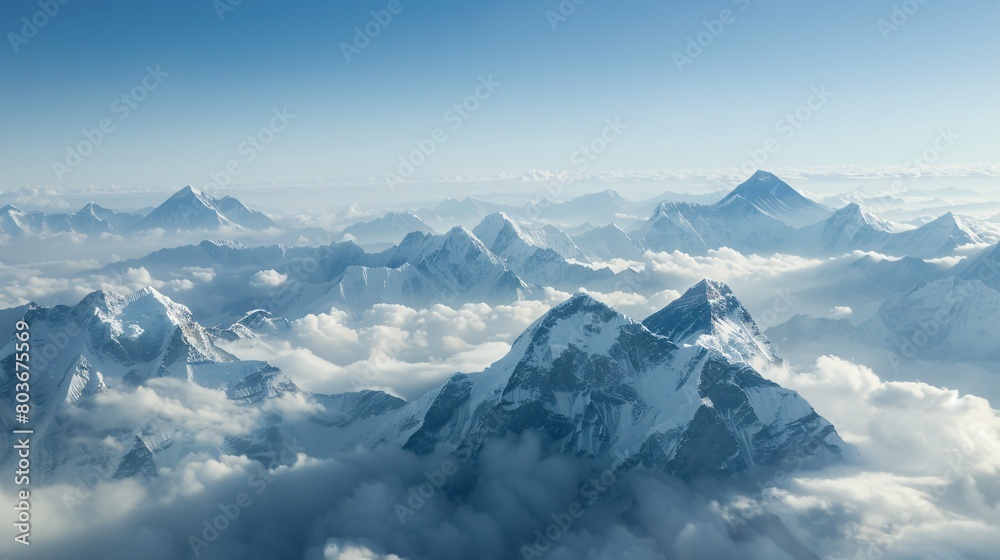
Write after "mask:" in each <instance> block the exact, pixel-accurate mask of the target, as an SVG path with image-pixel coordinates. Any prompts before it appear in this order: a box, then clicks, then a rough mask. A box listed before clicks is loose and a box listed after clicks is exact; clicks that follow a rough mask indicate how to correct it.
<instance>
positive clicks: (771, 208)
mask: <svg viewBox="0 0 1000 560" xmlns="http://www.w3.org/2000/svg"><path fill="white" fill-rule="evenodd" d="M746 206H749V207H753V208H754V209H756V210H757V211H759V212H761V213H763V214H765V215H767V216H770V217H772V218H775V219H776V220H779V221H781V222H783V223H785V224H786V225H789V226H792V227H796V228H798V227H804V226H807V225H811V224H815V223H817V222H819V221H821V220H824V219H826V218H828V217H829V216H830V214H831V211H830V209H829V208H827V207H825V206H823V205H821V204H818V203H816V202H813V201H812V200H810V199H808V198H806V197H805V196H802V195H801V194H800V193H799V192H798V191H796V190H795V189H793V188H792V187H791V186H790V185H789V184H788V183H786V182H784V181H782V180H781V179H779V178H778V177H777V176H776V175H774V174H773V173H769V172H767V171H762V170H760V171H757V172H756V173H754V174H753V175H752V176H751V177H750V178H749V179H747V180H746V181H744V182H743V183H740V184H739V185H738V186H737V187H736V188H735V189H733V190H732V192H730V193H729V194H728V195H726V196H725V197H724V198H723V199H722V200H720V201H719V202H717V203H716V204H715V205H714V207H715V208H727V209H730V210H736V209H737V208H743V207H746Z"/></svg>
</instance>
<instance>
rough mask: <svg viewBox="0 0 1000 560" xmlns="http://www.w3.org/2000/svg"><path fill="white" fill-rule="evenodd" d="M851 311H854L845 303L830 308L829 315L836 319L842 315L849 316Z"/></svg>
mask: <svg viewBox="0 0 1000 560" xmlns="http://www.w3.org/2000/svg"><path fill="white" fill-rule="evenodd" d="M851 313H854V310H852V309H851V308H850V307H847V306H846V305H838V306H836V307H834V308H833V309H831V310H830V316H831V317H834V318H837V319H840V318H843V317H850V316H851Z"/></svg>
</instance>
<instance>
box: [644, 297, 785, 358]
mask: <svg viewBox="0 0 1000 560" xmlns="http://www.w3.org/2000/svg"><path fill="white" fill-rule="evenodd" d="M642 324H643V325H644V326H645V327H646V328H647V329H649V330H651V331H652V332H654V333H656V334H659V335H661V336H665V337H667V338H668V339H670V341H671V342H673V343H674V344H678V345H685V344H691V345H699V346H702V347H704V348H708V349H712V350H715V351H717V352H719V353H720V354H722V355H723V356H726V358H728V359H730V360H732V361H736V362H747V363H754V362H756V361H757V360H763V362H764V363H775V362H778V361H779V360H778V358H777V357H776V356H775V355H774V352H772V350H771V344H770V343H769V342H768V340H767V338H766V337H765V336H764V334H763V333H761V331H760V328H758V327H757V323H756V322H754V320H753V317H751V316H750V312H749V311H747V310H746V308H745V307H743V304H742V303H740V300H739V299H737V297H736V294H734V293H733V291H732V290H731V289H730V288H729V286H727V285H726V284H724V283H722V282H715V281H712V280H708V279H705V280H702V281H701V282H698V283H697V284H695V285H694V286H692V287H691V288H689V289H688V290H687V291H686V292H684V295H682V296H681V297H679V298H677V299H676V300H674V301H673V302H671V303H670V305H668V306H666V307H664V308H663V309H661V310H659V311H657V312H656V313H653V314H652V315H650V316H649V317H647V318H646V320H645V321H643V322H642Z"/></svg>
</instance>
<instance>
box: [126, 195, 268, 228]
mask: <svg viewBox="0 0 1000 560" xmlns="http://www.w3.org/2000/svg"><path fill="white" fill-rule="evenodd" d="M276 225H277V224H275V223H274V222H273V221H272V220H271V219H270V218H269V217H268V216H267V215H266V214H264V213H263V212H258V211H256V210H251V209H249V208H247V206H246V205H244V204H243V203H242V202H240V201H239V200H237V199H235V198H233V197H231V196H225V197H223V198H221V199H216V198H213V197H212V196H210V195H208V194H207V193H203V192H201V191H199V190H197V189H195V188H193V187H191V186H190V185H189V186H186V187H184V188H182V189H181V190H179V191H177V192H176V193H174V194H173V195H172V196H171V197H170V198H168V199H167V200H166V201H164V202H163V204H160V205H159V206H157V207H156V208H154V209H153V211H152V212H150V213H149V214H147V215H146V216H145V217H144V218H142V219H141V220H139V222H138V223H136V224H135V225H134V226H133V229H134V230H136V231H144V230H150V229H163V230H166V231H174V230H178V229H181V230H186V229H210V230H214V229H218V228H220V227H223V226H236V227H241V228H246V229H251V230H261V229H267V228H270V227H275V226H276Z"/></svg>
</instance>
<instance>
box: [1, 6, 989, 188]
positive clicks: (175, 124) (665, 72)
mask: <svg viewBox="0 0 1000 560" xmlns="http://www.w3.org/2000/svg"><path fill="white" fill-rule="evenodd" d="M51 1H53V2H57V0H51ZM226 1H227V0H219V2H216V3H213V2H212V0H197V1H194V0H192V1H171V2H165V1H160V2H152V1H150V2H140V1H125V0H122V1H117V2H109V1H87V2H83V1H80V0H74V1H70V2H68V3H67V4H66V5H64V6H62V5H60V8H59V12H58V13H57V14H56V15H54V16H52V17H46V18H43V17H42V16H37V17H36V13H37V12H40V11H41V9H42V8H40V4H39V2H38V1H37V0H36V1H33V2H32V1H20V0H18V1H15V0H7V1H5V2H3V3H2V4H0V29H2V30H3V32H4V33H5V37H6V40H5V42H4V44H3V45H2V48H0V68H2V75H3V82H4V87H3V88H0V106H2V107H3V110H2V112H0V129H2V135H0V158H2V159H0V162H2V164H3V169H4V172H5V173H4V181H3V185H2V187H3V188H10V187H19V186H23V185H43V184H44V185H56V186H60V187H64V188H73V187H82V186H86V185H108V184H117V185H122V186H123V187H125V188H128V187H130V186H137V187H150V186H162V185H179V184H188V183H190V184H193V185H200V184H205V183H207V182H209V181H211V180H212V179H211V178H212V177H213V174H215V176H218V174H219V173H220V172H222V170H224V169H225V168H226V165H227V163H228V162H231V161H234V160H235V161H236V162H237V163H239V172H238V173H234V174H231V180H233V181H234V182H256V181H276V182H283V181H309V180H316V179H321V178H326V179H336V178H348V177H375V178H381V177H383V176H384V175H385V173H386V172H387V171H393V170H396V169H397V168H398V165H399V158H400V156H405V155H407V154H408V153H409V152H411V151H412V150H414V149H415V148H414V141H415V140H418V139H425V138H429V137H431V136H432V133H433V132H434V131H435V129H438V128H441V129H442V130H443V131H444V132H445V133H446V134H445V136H446V138H445V139H444V140H443V141H440V142H436V143H435V145H434V146H435V149H434V153H433V154H432V155H430V156H428V157H426V158H424V160H425V161H422V162H421V165H419V166H416V168H415V173H414V174H413V178H415V179H419V178H432V177H443V176H463V177H465V176H474V175H492V174H497V173H507V174H519V173H522V172H525V171H528V170H536V169H541V170H561V169H567V170H573V169H576V168H577V165H576V163H574V161H575V160H574V159H573V155H574V152H575V151H577V150H578V148H579V147H580V146H581V145H585V144H588V143H590V142H591V140H592V139H594V138H595V137H597V136H599V135H600V134H601V133H602V130H603V128H604V127H605V126H606V125H605V123H606V121H607V119H615V118H617V119H619V121H620V122H621V123H623V124H625V125H626V126H627V128H626V129H625V130H624V132H622V133H621V134H620V135H619V136H618V137H617V138H616V139H615V140H614V141H613V142H612V143H610V144H609V145H608V147H607V150H606V151H605V152H604V153H603V154H601V155H600V156H599V157H597V158H595V160H594V161H593V162H592V165H590V166H589V167H588V168H587V170H586V171H587V172H588V173H589V172H593V173H601V172H613V171H625V172H652V171H660V170H670V169H717V168H732V167H739V166H740V165H741V164H742V163H743V162H744V161H745V160H746V159H747V157H748V155H747V151H748V150H759V149H761V148H762V147H763V146H764V144H765V142H766V141H767V140H768V139H772V138H773V139H774V143H775V144H776V145H777V146H778V147H777V149H775V150H774V153H770V154H768V155H767V161H766V162H765V165H763V166H764V167H774V166H783V167H789V166H801V167H809V166H824V165H881V164H889V165H892V164H902V163H905V162H906V161H908V160H910V159H911V158H912V157H913V156H914V155H917V154H919V153H921V152H922V151H923V150H924V149H925V148H927V147H928V146H930V145H931V144H932V142H933V141H934V139H935V137H936V136H937V134H938V133H937V131H938V130H939V129H947V128H949V127H950V128H951V130H953V132H954V133H955V134H956V135H957V136H958V139H957V140H956V142H955V143H954V145H953V146H951V147H950V149H949V150H948V151H947V153H943V154H941V157H940V160H939V163H960V162H961V163H964V162H969V163H982V162H995V161H1000V157H998V153H997V152H998V147H997V146H1000V142H998V140H1000V105H998V103H997V100H998V99H1000V95H998V94H1000V3H998V2H996V1H995V0H993V1H978V0H972V1H967V2H942V1H939V0H926V2H925V3H923V4H919V3H918V2H917V0H908V1H907V2H900V1H898V0H897V1H895V2H894V1H885V0H877V1H875V0H865V1H861V0H854V1H844V2H802V1H794V2H793V1H777V0H772V1H767V0H716V1H711V2H698V3H694V2H678V1H675V2H667V1H658V2H654V1H645V0H642V1H634V2H627V3H621V2H611V1H610V0H586V1H584V2H582V3H581V4H579V5H576V6H575V11H574V12H573V13H571V14H569V15H567V16H566V17H565V19H564V20H555V19H554V18H552V17H551V14H549V15H547V11H550V10H551V11H552V12H553V13H555V12H558V11H559V6H560V2H559V1H556V0H548V1H541V2H539V1H537V0H536V1H517V0H504V1H494V0H484V1H477V2H453V1H450V0H449V1H438V2H431V1H421V0H400V3H399V6H401V9H399V8H397V11H398V13H396V14H395V15H393V16H392V19H391V20H390V21H389V22H388V24H386V25H376V24H372V25H373V26H374V27H370V29H374V28H375V27H378V35H377V36H375V37H373V38H372V39H371V40H370V42H369V44H368V45H367V46H363V48H359V49H358V51H360V52H354V53H353V54H352V56H351V60H350V62H348V61H347V60H346V59H345V56H344V54H343V52H342V51H343V49H342V44H343V43H351V42H353V41H354V36H355V31H354V28H355V26H360V27H364V26H365V25H366V24H369V23H370V22H371V21H372V20H373V16H372V14H371V11H372V10H384V9H386V8H387V7H388V6H389V5H390V2H389V0H381V1H359V0H351V1H350V2H346V1H344V2H320V1H302V2H278V1H264V0H243V2H242V3H240V4H238V5H235V6H233V7H232V10H231V11H228V10H227V11H225V12H224V13H223V17H222V18H220V16H219V15H218V13H217V11H218V9H219V8H218V6H219V5H220V4H222V3H224V2H226ZM231 1H232V2H233V3H235V1H236V0H231ZM44 3H45V0H43V2H42V4H44ZM570 3H571V2H570V0H566V2H564V5H569V4H570ZM894 6H896V7H898V8H899V9H900V10H902V8H907V9H909V11H911V12H912V13H911V14H908V15H907V16H906V21H905V22H903V24H902V25H900V26H898V29H887V28H886V27H885V25H883V26H882V28H881V29H880V24H879V21H880V20H885V21H887V22H889V23H892V20H891V19H890V18H891V17H892V14H893V11H894ZM914 6H918V7H917V8H916V10H913V7H914ZM723 10H730V11H731V16H729V17H727V19H728V20H729V22H728V23H723V24H721V32H718V30H719V29H720V27H719V25H715V26H714V27H715V29H716V31H717V33H716V34H717V36H712V37H711V40H710V41H709V40H708V36H709V35H707V34H708V33H710V32H709V31H706V27H705V24H704V23H703V22H704V21H706V20H708V21H711V20H715V19H718V18H720V14H721V13H722V11H723ZM32 17H36V19H37V20H38V21H43V20H45V19H47V20H48V21H46V22H45V24H44V25H43V26H41V27H40V28H39V29H38V30H37V33H35V34H34V35H33V36H32V37H30V38H26V39H25V40H24V41H21V40H19V39H17V38H12V35H11V33H14V34H18V35H19V36H22V37H27V35H29V34H30V31H31V30H30V29H29V30H28V31H29V33H27V34H24V33H23V32H24V30H23V29H22V28H23V27H24V21H23V20H22V18H28V19H29V20H30V19H32ZM553 21H555V25H554V27H555V28H554V29H553V24H552V22H553ZM900 22H902V18H901V17H900V16H899V15H898V14H897V17H896V23H900ZM703 31H705V33H703V34H702V40H703V41H702V42H703V44H706V45H707V46H704V47H702V51H701V52H700V54H697V56H694V57H691V58H690V61H689V63H685V64H684V65H683V69H682V70H679V69H678V66H677V58H676V56H675V53H680V54H685V49H687V47H688V45H689V38H691V39H692V40H695V41H696V40H697V37H698V34H699V33H701V32H703ZM12 42H13V43H14V44H12ZM15 49H16V51H17V52H15ZM691 52H696V51H691ZM687 54H691V53H687ZM157 66H158V67H159V68H160V69H161V70H162V72H165V73H167V74H168V75H167V76H165V77H163V78H162V80H161V82H160V83H157V84H156V87H155V89H150V90H147V91H144V92H140V93H141V94H142V95H144V96H145V98H144V99H143V100H142V101H141V102H137V103H134V105H135V106H134V108H131V109H129V112H128V115H127V117H126V118H121V117H122V116H124V111H122V110H121V109H122V106H121V104H119V105H118V106H117V110H116V106H115V105H114V104H115V100H116V99H118V98H120V97H121V96H122V95H123V94H127V93H128V92H130V91H132V90H133V88H135V87H137V86H140V85H141V84H142V83H143V78H144V76H145V75H146V74H147V70H146V68H147V67H152V68H156V67H157ZM489 76H492V79H493V81H494V82H497V83H499V85H498V86H495V88H494V91H492V92H491V93H489V94H488V95H485V96H482V97H483V98H482V99H479V100H477V103H478V107H477V108H476V109H475V110H474V111H472V112H470V113H467V115H468V116H467V117H462V118H461V119H460V124H461V126H459V127H457V129H456V128H452V126H453V125H454V124H455V122H456V121H455V120H454V118H455V114H454V113H452V115H451V117H452V120H448V117H447V115H446V111H447V110H448V109H449V107H452V106H453V105H454V104H455V103H461V102H463V100H467V98H468V96H470V95H474V94H475V92H476V91H477V86H478V85H479V83H480V78H484V79H485V78H487V77H489ZM147 82H148V81H147ZM148 83H152V82H148ZM813 88H825V90H826V91H828V92H831V93H832V96H830V97H829V98H828V99H827V100H826V101H825V102H818V100H817V99H816V98H814V99H812V100H811V101H812V102H813V107H814V110H813V109H810V110H808V111H805V112H801V111H800V115H803V114H806V115H808V118H807V119H806V121H805V122H803V123H801V125H802V126H801V127H800V128H799V127H796V128H794V132H793V133H790V134H786V132H785V131H787V130H788V126H787V123H786V126H784V127H781V126H780V124H779V121H781V119H782V118H784V116H785V115H786V114H787V113H789V112H792V113H794V112H795V111H796V109H799V108H800V107H801V106H802V105H803V104H806V103H807V102H809V101H810V96H811V95H813V94H812V93H811V91H814V89H813ZM479 91H480V93H483V92H484V91H485V90H482V89H480V90H479ZM283 108H287V112H288V113H290V114H292V115H294V118H293V119H292V120H291V122H289V123H288V124H287V126H284V128H283V129H282V130H281V131H279V132H275V133H274V137H273V141H271V142H270V143H267V144H266V145H264V144H260V143H259V142H258V145H259V146H263V147H262V148H261V149H256V148H254V149H248V148H247V144H242V143H243V142H244V141H245V140H246V139H247V137H248V136H250V135H257V134H258V133H260V131H261V129H262V128H265V127H268V126H269V125H270V124H271V123H272V116H273V111H275V110H279V111H280V110H281V109H283ZM103 119H110V122H111V123H112V124H113V130H111V132H109V133H108V134H105V135H104V138H103V139H102V140H101V142H99V143H97V145H95V146H94V148H93V150H92V153H90V154H88V155H86V157H83V158H81V161H80V163H79V164H78V165H76V166H73V167H71V169H70V171H69V172H65V173H62V174H60V173H59V172H58V171H56V170H54V167H53V162H59V163H62V164H65V163H66V162H67V161H68V159H67V147H70V146H78V145H79V143H80V142H85V141H86V138H85V135H84V134H83V131H84V130H93V129H97V128H99V127H100V125H101V122H102V120H103ZM269 132H270V131H268V132H265V133H264V136H262V137H261V138H264V139H268V138H270V135H269ZM92 137H93V136H92ZM251 153H252V155H253V157H252V158H250V154H251ZM577 170H578V169H577ZM60 179H61V180H60Z"/></svg>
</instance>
